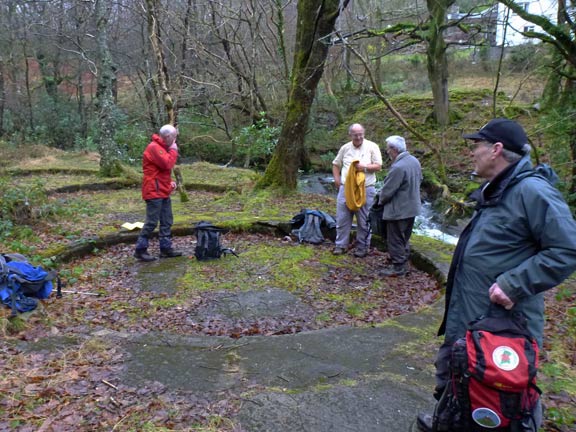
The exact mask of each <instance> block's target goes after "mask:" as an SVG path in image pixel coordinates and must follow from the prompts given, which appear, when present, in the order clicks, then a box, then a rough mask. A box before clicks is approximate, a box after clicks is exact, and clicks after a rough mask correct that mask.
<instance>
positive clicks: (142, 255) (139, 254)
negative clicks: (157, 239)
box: [134, 249, 156, 262]
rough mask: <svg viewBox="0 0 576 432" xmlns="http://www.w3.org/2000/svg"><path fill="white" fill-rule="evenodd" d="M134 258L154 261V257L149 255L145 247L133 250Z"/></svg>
mask: <svg viewBox="0 0 576 432" xmlns="http://www.w3.org/2000/svg"><path fill="white" fill-rule="evenodd" d="M134 258H136V259H137V260H138V261H142V262H150V261H156V257H155V256H152V255H150V254H149V253H148V251H147V250H146V249H136V250H135V251H134Z"/></svg>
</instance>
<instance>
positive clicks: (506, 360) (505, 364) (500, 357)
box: [492, 346, 520, 371]
mask: <svg viewBox="0 0 576 432" xmlns="http://www.w3.org/2000/svg"><path fill="white" fill-rule="evenodd" d="M492 361H493V362H494V364H495V365H496V366H498V367H499V368H500V369H502V370H505V371H511V370H514V369H516V367H517V366H518V363H520V357H519V356H518V354H517V353H516V351H514V350H513V349H512V348H510V347H507V346H499V347H498V348H496V349H495V350H494V351H492Z"/></svg>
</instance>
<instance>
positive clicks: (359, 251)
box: [354, 248, 368, 258]
mask: <svg viewBox="0 0 576 432" xmlns="http://www.w3.org/2000/svg"><path fill="white" fill-rule="evenodd" d="M366 255H368V250H367V249H363V248H359V249H356V251H355V252H354V256H355V257H356V258H364V257H365V256H366Z"/></svg>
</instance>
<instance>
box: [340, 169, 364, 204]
mask: <svg viewBox="0 0 576 432" xmlns="http://www.w3.org/2000/svg"><path fill="white" fill-rule="evenodd" d="M358 162H359V161H357V160H355V161H352V164H351V165H350V168H349V169H348V175H347V176H346V183H345V184H344V196H345V197H346V207H348V209H349V210H350V211H353V212H355V211H358V210H360V208H361V207H362V206H363V205H364V204H366V187H365V186H364V182H365V181H366V176H365V175H364V173H363V172H362V171H358V170H357V169H356V164H357V163H358Z"/></svg>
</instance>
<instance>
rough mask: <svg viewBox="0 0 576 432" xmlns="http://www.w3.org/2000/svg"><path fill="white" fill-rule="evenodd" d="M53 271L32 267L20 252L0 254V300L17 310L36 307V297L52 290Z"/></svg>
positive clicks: (43, 297) (45, 296)
mask: <svg viewBox="0 0 576 432" xmlns="http://www.w3.org/2000/svg"><path fill="white" fill-rule="evenodd" d="M55 278H57V274H56V272H55V271H46V270H44V269H43V268H42V267H34V266H33V265H32V264H30V263H29V262H28V260H27V259H26V257H24V256H23V255H20V254H5V255H2V254H0V301H1V302H2V303H3V304H4V305H6V306H8V307H10V308H12V312H13V314H14V315H15V314H16V313H17V312H29V311H31V310H34V309H36V306H38V299H46V298H48V297H49V296H50V293H51V292H52V290H53V287H54V286H53V283H52V281H53V280H54V279H55Z"/></svg>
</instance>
